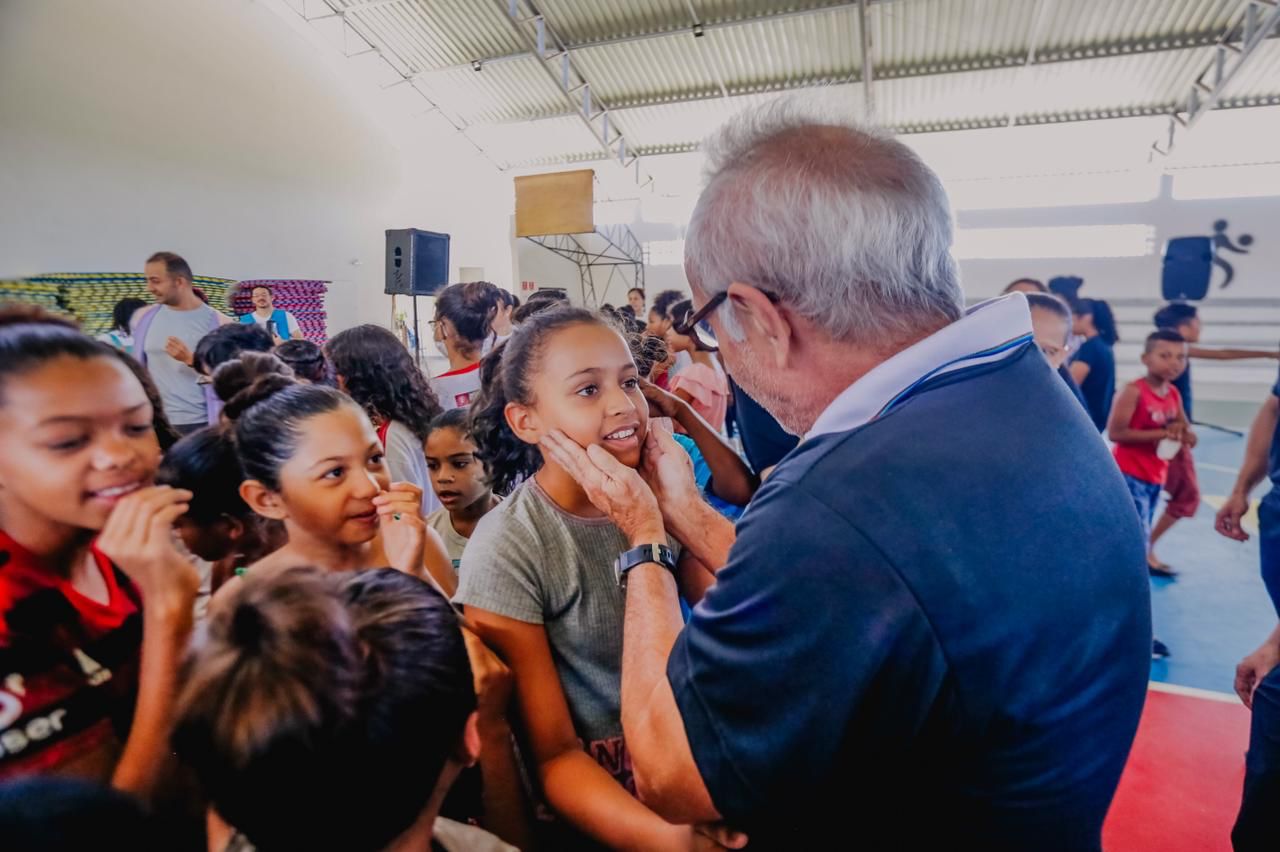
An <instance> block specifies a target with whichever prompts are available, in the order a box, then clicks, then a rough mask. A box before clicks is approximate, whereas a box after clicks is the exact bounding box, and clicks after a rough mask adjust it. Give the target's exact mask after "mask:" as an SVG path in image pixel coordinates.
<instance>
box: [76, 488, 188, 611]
mask: <svg viewBox="0 0 1280 852" xmlns="http://www.w3.org/2000/svg"><path fill="white" fill-rule="evenodd" d="M191 496H192V495H191V492H190V491H183V490H181V489H176V488H169V487H168V486H165V485H157V486H152V487H150V488H141V489H139V490H137V491H135V492H133V493H132V494H130V495H128V496H127V497H125V498H124V499H122V500H121V501H120V502H119V503H118V504H116V507H115V508H114V509H113V510H112V512H111V515H110V516H109V517H108V518H107V523H106V525H105V526H104V527H103V528H102V532H101V533H100V534H99V535H98V541H97V547H98V550H99V551H101V552H102V553H103V554H104V555H105V556H106V557H107V558H108V559H110V560H111V561H112V562H113V563H115V564H116V565H117V566H119V568H120V570H121V571H123V572H124V573H125V574H127V575H128V576H129V579H130V580H132V581H133V582H134V584H135V585H136V586H137V587H138V591H139V592H141V594H142V598H143V603H144V611H146V612H148V613H153V612H154V613H157V614H162V613H166V612H173V611H175V610H176V611H177V612H182V611H183V610H185V611H186V612H187V613H188V614H189V613H190V610H191V604H192V602H193V601H194V600H195V596H196V592H197V590H198V589H199V587H200V577H199V575H198V574H197V572H196V568H195V566H194V565H193V564H192V563H191V562H190V561H189V560H188V559H187V558H186V557H184V556H183V555H182V554H181V552H179V550H178V548H177V545H176V544H175V543H174V540H173V537H174V532H173V522H174V521H176V520H177V519H178V518H179V517H180V516H182V515H183V514H185V513H186V511H187V508H188V505H187V501H189V500H190V499H191Z"/></svg>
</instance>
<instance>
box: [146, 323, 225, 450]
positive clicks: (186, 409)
mask: <svg viewBox="0 0 1280 852" xmlns="http://www.w3.org/2000/svg"><path fill="white" fill-rule="evenodd" d="M218 323H219V319H218V312H217V311H215V310H214V309H213V308H211V307H209V306H208V305H201V306H200V307H198V308H196V309H195V310H193V311H179V310H174V309H173V308H171V307H169V306H168V305H161V306H160V307H158V308H157V309H156V311H155V317H154V318H153V319H152V320H151V326H150V327H149V328H148V329H147V339H146V340H135V341H134V346H135V347H138V348H141V349H142V351H143V352H145V353H146V354H147V371H148V372H150V373H151V378H152V380H153V381H154V382H155V383H156V389H157V390H159V391H160V398H161V399H162V400H163V401H164V410H165V413H166V414H168V415H169V422H170V423H172V424H173V425H175V426H191V425H193V424H196V423H199V424H202V425H203V424H206V423H208V422H209V409H208V406H207V405H206V403H205V395H204V388H203V387H201V386H200V385H198V384H196V379H198V378H199V377H200V374H199V373H197V372H196V371H195V370H193V369H191V368H190V367H188V366H187V365H186V364H183V363H182V362H180V361H178V360H176V359H174V358H172V357H170V355H169V353H168V352H165V351H164V346H165V343H167V342H168V340H169V338H170V337H176V338H178V339H179V340H181V341H182V342H183V343H185V344H186V345H187V348H188V349H190V350H191V351H192V352H195V351H196V344H198V343H199V342H200V338H202V337H204V336H205V335H206V334H208V333H209V332H211V331H213V330H214V329H215V328H217V327H218Z"/></svg>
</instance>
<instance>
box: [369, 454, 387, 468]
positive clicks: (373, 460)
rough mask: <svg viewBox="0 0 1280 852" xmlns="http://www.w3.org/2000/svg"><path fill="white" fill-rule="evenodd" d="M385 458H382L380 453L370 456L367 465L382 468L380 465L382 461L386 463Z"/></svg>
mask: <svg viewBox="0 0 1280 852" xmlns="http://www.w3.org/2000/svg"><path fill="white" fill-rule="evenodd" d="M386 458H387V457H386V456H384V455H383V454H382V453H378V454H376V455H372V456H370V457H369V464H371V465H373V466H375V467H382V463H383V462H384V461H386Z"/></svg>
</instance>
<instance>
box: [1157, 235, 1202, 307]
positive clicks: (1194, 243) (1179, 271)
mask: <svg viewBox="0 0 1280 852" xmlns="http://www.w3.org/2000/svg"><path fill="white" fill-rule="evenodd" d="M1212 272H1213V244H1212V240H1211V239H1210V238H1209V237H1174V238H1173V239H1171V240H1169V242H1168V243H1167V244H1166V245H1165V247H1164V269H1163V270H1162V273H1161V276H1160V290H1161V294H1162V295H1163V296H1164V298H1165V300H1166V301H1170V302H1174V301H1178V302H1197V301H1199V300H1200V299H1203V298H1204V297H1205V296H1206V295H1208V293H1209V275H1210V274H1211V273H1212Z"/></svg>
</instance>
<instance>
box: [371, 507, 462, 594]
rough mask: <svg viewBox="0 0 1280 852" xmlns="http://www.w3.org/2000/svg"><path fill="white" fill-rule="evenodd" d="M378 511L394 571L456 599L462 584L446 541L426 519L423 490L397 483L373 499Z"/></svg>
mask: <svg viewBox="0 0 1280 852" xmlns="http://www.w3.org/2000/svg"><path fill="white" fill-rule="evenodd" d="M373 505H374V506H375V507H377V510H378V530H379V535H380V536H381V538H382V551H383V553H385V554H386V557H387V559H388V561H389V562H390V564H391V567H392V568H395V569H396V570H397V571H403V572H404V573H406V574H411V575H413V576H414V577H419V578H421V579H423V580H426V581H427V582H429V583H432V584H433V585H435V586H436V587H437V588H438V589H439V590H440V592H441V593H442V594H444V595H445V597H450V598H451V597H453V593H454V592H456V591H457V586H458V581H457V578H456V577H455V576H454V574H453V561H452V560H451V559H449V554H448V552H446V550H445V547H444V542H443V541H441V540H440V536H439V535H437V534H436V532H435V531H434V530H431V529H428V528H427V523H426V521H424V520H423V519H422V489H421V488H419V487H418V486H416V485H414V484H413V483H411V482H393V483H391V486H390V487H389V488H388V489H387V490H386V491H383V492H382V493H381V494H379V495H378V496H376V497H374V498H373Z"/></svg>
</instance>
